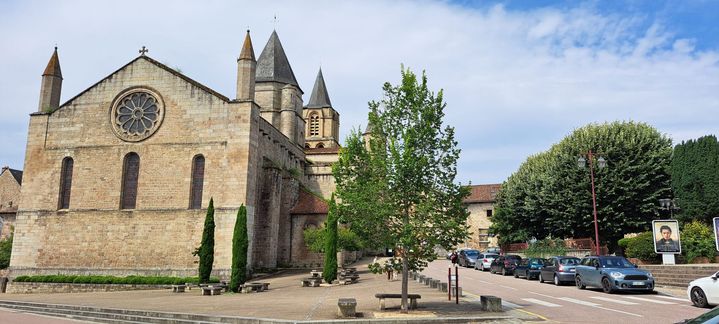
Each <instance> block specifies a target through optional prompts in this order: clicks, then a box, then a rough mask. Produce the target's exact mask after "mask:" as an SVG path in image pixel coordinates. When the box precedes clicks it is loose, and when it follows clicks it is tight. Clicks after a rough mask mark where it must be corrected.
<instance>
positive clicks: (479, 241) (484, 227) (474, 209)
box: [465, 203, 498, 250]
mask: <svg viewBox="0 0 719 324" xmlns="http://www.w3.org/2000/svg"><path fill="white" fill-rule="evenodd" d="M467 210H468V211H469V217H468V218H467V225H469V231H470V232H471V234H470V238H469V239H468V240H467V241H466V242H465V246H466V247H470V248H474V249H479V250H486V249H487V247H490V246H498V245H497V239H496V238H494V237H489V236H488V235H487V234H488V230H489V226H491V225H492V220H491V219H490V218H489V217H487V210H492V211H494V206H493V204H492V203H469V204H467Z"/></svg>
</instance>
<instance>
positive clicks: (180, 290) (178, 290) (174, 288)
mask: <svg viewBox="0 0 719 324" xmlns="http://www.w3.org/2000/svg"><path fill="white" fill-rule="evenodd" d="M171 287H172V292H174V293H183V292H185V288H187V286H185V285H172V286H171Z"/></svg>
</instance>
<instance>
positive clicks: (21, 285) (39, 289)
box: [5, 282, 169, 294]
mask: <svg viewBox="0 0 719 324" xmlns="http://www.w3.org/2000/svg"><path fill="white" fill-rule="evenodd" d="M167 287H169V286H168V285H130V284H75V283H49V282H9V283H8V285H7V290H6V291H5V292H6V293H8V294H47V293H84V292H102V291H125V290H150V289H164V288H167Z"/></svg>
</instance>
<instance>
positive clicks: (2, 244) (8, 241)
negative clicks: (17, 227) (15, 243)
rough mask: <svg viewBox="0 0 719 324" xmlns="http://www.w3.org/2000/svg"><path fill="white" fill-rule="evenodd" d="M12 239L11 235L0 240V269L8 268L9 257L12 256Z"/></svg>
mask: <svg viewBox="0 0 719 324" xmlns="http://www.w3.org/2000/svg"><path fill="white" fill-rule="evenodd" d="M12 238H13V235H12V234H10V236H8V237H6V238H4V239H2V240H0V269H5V268H7V267H9V266H10V255H11V254H12Z"/></svg>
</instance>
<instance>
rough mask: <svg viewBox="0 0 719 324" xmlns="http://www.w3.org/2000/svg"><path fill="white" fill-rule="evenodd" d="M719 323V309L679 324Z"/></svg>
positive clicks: (678, 323) (716, 308) (715, 308)
mask: <svg viewBox="0 0 719 324" xmlns="http://www.w3.org/2000/svg"><path fill="white" fill-rule="evenodd" d="M717 323H719V307H714V309H712V310H710V311H708V312H706V313H704V314H701V315H699V316H697V317H695V318H690V319H685V320H683V321H681V322H677V324H717Z"/></svg>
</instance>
